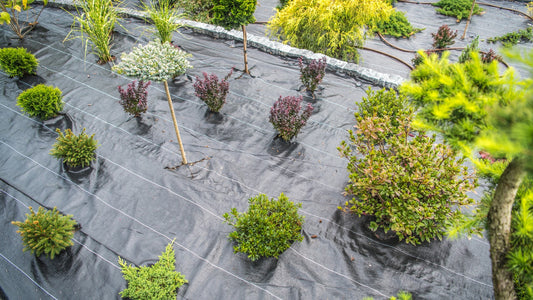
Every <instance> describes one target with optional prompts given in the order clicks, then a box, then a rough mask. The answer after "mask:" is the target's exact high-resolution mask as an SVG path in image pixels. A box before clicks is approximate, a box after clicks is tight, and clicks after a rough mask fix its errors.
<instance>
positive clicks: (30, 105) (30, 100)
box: [17, 84, 63, 120]
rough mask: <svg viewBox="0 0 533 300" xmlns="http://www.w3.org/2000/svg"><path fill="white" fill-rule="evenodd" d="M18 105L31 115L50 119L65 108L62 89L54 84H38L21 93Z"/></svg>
mask: <svg viewBox="0 0 533 300" xmlns="http://www.w3.org/2000/svg"><path fill="white" fill-rule="evenodd" d="M17 105H18V106H20V107H21V108H22V111H23V112H25V113H27V114H28V115H30V116H31V117H38V118H40V119H42V120H48V119H50V118H53V117H55V116H57V114H58V113H59V112H60V111H61V110H62V109H63V100H62V96H61V90H59V89H58V88H55V87H53V86H47V85H44V84H38V85H36V86H34V87H32V88H30V89H27V90H25V91H24V92H22V93H20V95H19V96H18V97H17Z"/></svg>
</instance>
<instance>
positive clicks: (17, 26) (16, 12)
mask: <svg viewBox="0 0 533 300" xmlns="http://www.w3.org/2000/svg"><path fill="white" fill-rule="evenodd" d="M31 3H33V0H0V25H2V24H4V23H6V24H7V25H8V26H9V27H10V28H11V30H12V31H13V32H14V33H15V34H16V35H17V36H18V38H19V39H23V38H24V36H26V34H28V33H29V32H30V31H31V30H32V29H33V28H34V27H35V25H36V24H37V20H38V19H39V16H40V15H41V12H42V10H43V9H44V6H45V5H46V4H48V0H44V1H43V6H42V7H41V12H39V13H36V14H34V15H33V16H30V14H29V13H28V12H27V11H28V10H30V9H31V7H30V4H31ZM23 13H25V14H26V16H23ZM32 18H33V20H32Z"/></svg>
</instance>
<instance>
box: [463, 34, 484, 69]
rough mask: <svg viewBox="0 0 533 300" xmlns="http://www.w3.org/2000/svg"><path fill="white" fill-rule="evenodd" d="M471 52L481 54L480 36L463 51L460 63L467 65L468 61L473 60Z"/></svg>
mask: <svg viewBox="0 0 533 300" xmlns="http://www.w3.org/2000/svg"><path fill="white" fill-rule="evenodd" d="M471 52H475V53H479V36H476V38H475V39H474V40H473V41H472V42H471V43H470V44H468V45H466V47H465V48H464V49H463V51H461V55H459V59H458V62H459V63H461V64H462V63H465V62H466V61H467V60H470V59H471Z"/></svg>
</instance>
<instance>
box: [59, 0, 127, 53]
mask: <svg viewBox="0 0 533 300" xmlns="http://www.w3.org/2000/svg"><path fill="white" fill-rule="evenodd" d="M78 5H79V6H80V8H81V11H78V12H77V13H78V15H72V16H73V18H74V23H73V24H72V29H71V31H70V32H69V34H68V35H67V37H66V38H65V40H67V39H69V36H70V35H71V34H72V33H73V32H78V34H79V35H78V36H76V37H74V38H80V39H81V40H82V42H83V43H84V47H85V53H87V48H88V44H89V42H90V46H91V49H92V53H94V54H96V55H97V56H98V58H99V60H98V63H100V64H104V63H106V62H109V61H112V60H113V59H114V58H113V56H112V55H111V40H112V38H113V30H114V29H115V25H116V24H118V22H117V20H118V13H117V10H116V7H115V4H114V3H113V0H82V1H80V2H78ZM76 24H77V25H76Z"/></svg>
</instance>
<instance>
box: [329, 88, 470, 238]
mask: <svg viewBox="0 0 533 300" xmlns="http://www.w3.org/2000/svg"><path fill="white" fill-rule="evenodd" d="M389 93H394V91H392V92H389ZM389 93H381V95H386V96H390V95H391V94H389ZM373 95H374V96H375V95H376V94H373ZM377 95H380V94H379V93H378V94H377ZM376 98H377V97H376ZM381 99H382V101H386V102H394V101H395V99H393V98H392V97H383V98H381ZM374 101H375V100H372V101H366V104H365V106H363V107H360V108H359V112H358V113H356V118H357V119H358V124H357V131H356V132H355V133H354V132H353V131H351V130H350V131H349V135H350V138H349V142H346V141H343V142H342V143H341V146H340V147H339V151H340V152H341V155H342V156H344V157H346V158H348V160H349V161H348V166H347V169H348V172H349V174H350V176H349V183H348V185H347V186H346V189H345V191H346V194H347V195H353V196H354V198H352V199H351V200H349V201H347V202H346V203H345V207H344V208H340V209H343V210H345V211H351V212H353V213H355V214H357V215H359V216H361V215H371V216H373V218H374V219H373V220H372V221H371V222H370V225H369V227H370V229H371V230H377V229H378V228H382V229H383V230H384V231H385V232H388V231H389V230H393V231H394V232H396V235H397V236H398V237H399V238H400V240H405V242H407V243H411V244H414V245H416V244H420V243H421V242H422V241H431V240H433V239H435V238H439V239H441V238H442V236H443V234H444V232H445V229H446V223H447V222H449V221H450V220H454V219H457V218H460V217H461V213H460V210H457V209H456V207H457V206H462V205H469V204H472V203H473V200H472V199H470V198H469V197H468V195H467V191H470V190H472V189H473V188H474V187H475V186H476V179H475V178H474V177H473V176H472V175H470V174H469V173H468V171H467V168H466V167H464V166H463V165H462V163H463V161H464V159H465V158H460V159H456V158H457V157H458V153H457V151H455V150H453V149H451V148H450V147H448V146H446V145H443V144H437V143H436V139H435V136H432V137H428V136H426V135H425V134H424V133H423V132H418V133H416V132H414V129H413V128H412V125H411V120H412V117H413V114H412V109H404V108H403V105H396V104H392V103H391V104H386V105H383V106H382V109H383V110H382V109H381V108H378V111H375V110H373V109H372V110H369V109H368V104H370V103H372V102H374ZM389 111H390V112H395V114H396V117H395V118H394V119H395V120H394V122H393V117H391V116H389V115H388V114H389V113H388V112H389ZM380 114H381V115H382V116H381V117H380V116H379V115H380Z"/></svg>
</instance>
